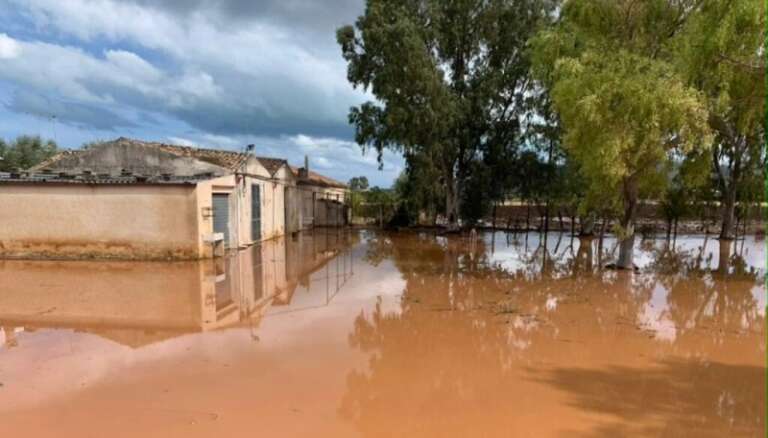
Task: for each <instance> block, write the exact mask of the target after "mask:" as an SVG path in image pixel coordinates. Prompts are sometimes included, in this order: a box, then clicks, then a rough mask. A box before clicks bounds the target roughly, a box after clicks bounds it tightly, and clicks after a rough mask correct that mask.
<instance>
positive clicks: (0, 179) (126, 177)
mask: <svg viewBox="0 0 768 438" xmlns="http://www.w3.org/2000/svg"><path fill="white" fill-rule="evenodd" d="M208 178H210V175H208V174H202V175H195V176H175V175H168V174H166V175H151V176H148V175H133V174H121V175H119V176H115V175H107V174H94V173H67V172H58V173H52V172H0V184H13V183H16V184H42V183H45V184H50V183H59V184H90V185H124V184H147V185H194V184H197V183H198V182H200V181H202V180H205V179H208Z"/></svg>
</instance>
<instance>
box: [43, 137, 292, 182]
mask: <svg viewBox="0 0 768 438" xmlns="http://www.w3.org/2000/svg"><path fill="white" fill-rule="evenodd" d="M109 145H116V146H132V147H137V148H147V149H154V150H157V151H162V152H166V153H169V154H172V155H174V156H177V157H186V158H192V159H195V160H199V161H202V162H205V163H210V164H213V165H215V166H219V167H223V168H225V169H228V170H230V171H233V172H236V171H238V170H240V169H241V168H242V166H243V165H244V164H245V163H246V162H247V160H248V157H249V156H251V155H250V154H249V153H247V152H236V151H228V150H222V149H206V148H198V147H191V146H179V145H172V144H166V143H160V142H147V141H141V140H134V139H130V138H125V137H120V138H118V139H116V140H113V141H109V142H104V143H100V144H99V145H97V146H95V147H102V146H109ZM88 152H89V149H82V150H65V151H62V152H59V153H58V154H56V155H54V156H53V157H51V158H49V159H47V160H45V161H43V162H41V163H40V164H38V165H36V166H34V167H32V168H30V169H29V170H30V171H32V172H38V171H41V170H44V169H49V168H51V167H56V166H55V165H56V164H57V163H65V162H67V161H68V160H69V159H71V158H73V157H78V156H83V155H84V154H86V153H88ZM254 158H256V160H258V161H259V163H260V164H261V165H262V166H264V168H265V169H266V170H267V172H269V174H270V175H274V174H275V172H277V171H278V170H280V168H281V167H282V166H288V162H287V161H286V160H283V159H280V158H269V157H254Z"/></svg>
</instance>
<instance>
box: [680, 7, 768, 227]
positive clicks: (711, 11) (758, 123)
mask: <svg viewBox="0 0 768 438" xmlns="http://www.w3.org/2000/svg"><path fill="white" fill-rule="evenodd" d="M764 37H765V3H764V1H763V0H703V1H702V2H701V5H700V8H699V10H698V11H697V13H696V14H692V16H691V18H690V20H689V23H688V25H687V26H686V27H685V29H683V30H682V31H681V32H680V34H679V36H678V37H677V38H676V39H675V41H674V46H673V49H674V51H675V55H676V57H675V63H676V67H677V69H678V70H679V71H680V72H681V73H682V75H683V76H684V77H685V79H686V80H687V81H688V82H689V83H690V84H692V85H693V86H695V87H697V88H698V89H700V90H701V91H702V93H703V94H704V96H706V104H707V108H708V110H709V123H710V126H711V128H712V131H713V132H714V134H715V139H714V144H713V148H712V160H711V164H712V166H713V167H712V169H713V172H714V173H715V175H716V178H717V191H718V193H719V198H720V201H721V203H722V205H724V208H723V223H724V226H723V230H722V233H721V237H728V236H732V235H733V230H732V229H729V226H730V225H732V222H731V221H730V220H728V217H729V216H730V217H732V216H733V209H734V208H735V206H736V204H735V202H736V201H738V200H747V199H753V198H754V196H753V195H751V194H752V193H754V192H755V188H754V186H755V182H756V181H760V180H762V179H763V177H764V169H765V126H764V124H763V117H764V115H765V41H764Z"/></svg>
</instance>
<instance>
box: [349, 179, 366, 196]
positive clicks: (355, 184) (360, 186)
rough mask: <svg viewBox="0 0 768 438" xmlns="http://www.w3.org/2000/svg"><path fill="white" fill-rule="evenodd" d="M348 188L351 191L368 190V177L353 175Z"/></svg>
mask: <svg viewBox="0 0 768 438" xmlns="http://www.w3.org/2000/svg"><path fill="white" fill-rule="evenodd" d="M349 189H350V190H352V191H357V192H359V191H363V190H368V178H366V177H364V176H355V177H353V178H351V179H350V180H349Z"/></svg>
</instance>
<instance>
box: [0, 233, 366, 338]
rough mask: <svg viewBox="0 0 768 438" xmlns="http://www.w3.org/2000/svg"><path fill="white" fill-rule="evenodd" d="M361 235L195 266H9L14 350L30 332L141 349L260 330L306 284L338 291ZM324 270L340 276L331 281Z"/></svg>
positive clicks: (1, 306)
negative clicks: (76, 334) (62, 333)
mask: <svg viewBox="0 0 768 438" xmlns="http://www.w3.org/2000/svg"><path fill="white" fill-rule="evenodd" d="M355 239H356V237H355V235H352V234H349V233H347V232H345V231H343V230H338V231H335V230H330V229H329V230H316V231H313V232H307V233H300V234H297V235H296V236H294V237H288V238H278V239H273V240H270V241H268V242H264V243H262V244H261V245H257V246H253V247H251V248H248V249H245V250H241V251H237V252H234V253H232V254H230V255H229V256H227V257H222V258H217V259H213V260H203V261H188V262H184V261H182V262H115V261H98V262H97V261H22V260H7V261H0V284H2V285H3V291H2V293H0V327H2V328H3V333H2V335H1V336H2V338H3V339H4V342H6V343H7V344H8V345H9V346H11V344H13V343H16V342H21V341H20V340H19V335H18V331H19V330H20V329H21V328H23V330H24V331H30V330H36V329H52V328H58V329H74V330H76V331H82V332H88V333H94V334H97V335H99V336H101V337H104V338H107V339H111V340H113V341H115V342H118V343H120V344H123V345H127V346H130V347H134V348H136V347H140V346H143V345H147V344H151V343H155V342H159V341H162V340H165V339H168V338H173V337H176V336H180V335H183V334H186V333H194V332H200V331H209V330H217V329H222V328H228V327H250V328H255V327H257V326H258V324H259V323H260V321H261V318H262V317H263V315H264V314H265V313H266V312H267V310H268V309H269V308H270V306H273V305H280V306H290V304H291V299H292V297H293V296H294V293H295V292H296V290H297V288H299V289H304V290H307V291H308V292H311V293H318V294H322V295H323V296H322V297H320V300H321V301H326V297H328V296H333V295H334V294H335V293H336V292H338V290H339V289H340V287H341V285H343V282H344V281H345V280H346V279H347V278H349V276H351V275H352V262H351V252H350V250H349V248H350V246H351V245H352V244H353V243H354V242H355ZM323 268H326V269H328V272H330V273H331V275H333V276H338V277H339V279H338V280H337V279H336V278H334V279H333V281H327V282H326V281H325V280H324V277H323V276H324V275H326V273H321V272H318V271H320V270H322V269H323ZM318 278H323V280H322V281H319V280H318ZM312 282H314V283H316V285H315V286H313V287H314V290H312V289H311V288H309V287H308V286H309V284H310V283H312ZM326 283H327V287H328V288H329V290H325V287H326Z"/></svg>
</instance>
